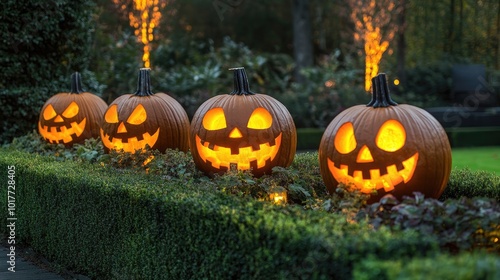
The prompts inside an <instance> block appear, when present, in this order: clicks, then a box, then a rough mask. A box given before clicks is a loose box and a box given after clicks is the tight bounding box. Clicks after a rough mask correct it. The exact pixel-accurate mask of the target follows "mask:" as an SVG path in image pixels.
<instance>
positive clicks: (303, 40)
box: [292, 0, 314, 83]
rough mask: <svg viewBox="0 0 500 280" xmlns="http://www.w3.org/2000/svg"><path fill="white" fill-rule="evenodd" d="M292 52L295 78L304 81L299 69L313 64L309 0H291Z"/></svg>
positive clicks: (300, 81)
mask: <svg viewBox="0 0 500 280" xmlns="http://www.w3.org/2000/svg"><path fill="white" fill-rule="evenodd" d="M292 11H293V54H294V57H295V64H296V65H295V80H296V81H297V82H299V83H302V82H304V77H303V76H302V75H301V74H300V70H301V69H303V68H306V67H310V66H312V65H313V62H314V56H313V45H312V31H311V16H310V13H309V0H292Z"/></svg>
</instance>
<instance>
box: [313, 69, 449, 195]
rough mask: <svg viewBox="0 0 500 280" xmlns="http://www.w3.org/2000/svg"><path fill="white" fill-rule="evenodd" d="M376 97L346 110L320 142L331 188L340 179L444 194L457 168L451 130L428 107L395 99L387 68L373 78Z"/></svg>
mask: <svg viewBox="0 0 500 280" xmlns="http://www.w3.org/2000/svg"><path fill="white" fill-rule="evenodd" d="M372 83H373V97H372V101H371V102H370V103H369V104H368V105H366V106H364V105H358V106H354V107H351V108H349V109H346V110H344V111H343V112H341V113H340V114H339V115H338V116H337V117H335V119H334V120H333V121H332V122H331V123H330V125H329V126H328V127H327V128H326V130H325V132H324V134H323V137H322V139H321V143H320V147H319V162H320V169H321V175H322V177H323V180H324V182H325V184H326V187H327V189H328V191H329V192H330V193H333V192H334V191H335V188H336V186H337V185H338V184H339V183H344V184H352V185H353V186H354V187H355V188H356V189H358V190H360V191H361V192H363V193H367V194H372V195H371V197H370V200H369V202H374V201H378V199H379V198H381V197H382V196H383V195H385V194H386V193H389V192H390V193H391V194H393V195H395V196H396V197H398V198H402V196H404V195H411V194H412V193H413V192H421V193H423V194H424V195H425V196H426V197H433V198H438V197H439V196H440V195H441V193H442V192H443V191H444V188H445V186H446V183H447V182H448V178H449V176H450V171H451V148H450V144H449V141H448V138H447V136H446V132H445V131H444V129H443V127H442V126H441V125H440V124H439V122H438V121H437V120H436V119H434V117H432V116H431V115H430V114H429V113H427V112H426V111H424V110H422V109H420V108H417V107H414V106H411V105H404V104H403V105H398V104H397V103H395V102H394V101H392V100H391V98H390V96H389V88H388V86H387V79H386V76H385V74H379V75H378V76H377V77H375V78H373V80H372Z"/></svg>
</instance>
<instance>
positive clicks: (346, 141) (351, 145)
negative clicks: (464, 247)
mask: <svg viewBox="0 0 500 280" xmlns="http://www.w3.org/2000/svg"><path fill="white" fill-rule="evenodd" d="M334 144H335V148H336V149H337V151H339V153H341V154H348V153H350V152H352V151H353V150H354V149H355V148H356V146H357V145H358V143H357V142H356V137H354V128H353V127H352V123H350V122H347V123H345V124H343V125H342V126H341V127H340V128H339V130H338V132H337V135H336V136H335V140H334Z"/></svg>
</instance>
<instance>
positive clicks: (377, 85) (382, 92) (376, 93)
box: [366, 73, 398, 108]
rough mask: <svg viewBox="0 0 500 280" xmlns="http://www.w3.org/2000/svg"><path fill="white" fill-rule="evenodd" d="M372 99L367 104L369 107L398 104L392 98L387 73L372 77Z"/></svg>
mask: <svg viewBox="0 0 500 280" xmlns="http://www.w3.org/2000/svg"><path fill="white" fill-rule="evenodd" d="M372 88H373V93H372V100H371V101H370V102H369V103H368V104H367V105H366V106H368V107H373V108H379V107H389V106H396V105H398V103H396V102H394V101H393V100H392V99H391V94H390V91H389V84H388V83H387V76H386V75H385V73H380V74H378V75H377V76H375V77H373V78H372Z"/></svg>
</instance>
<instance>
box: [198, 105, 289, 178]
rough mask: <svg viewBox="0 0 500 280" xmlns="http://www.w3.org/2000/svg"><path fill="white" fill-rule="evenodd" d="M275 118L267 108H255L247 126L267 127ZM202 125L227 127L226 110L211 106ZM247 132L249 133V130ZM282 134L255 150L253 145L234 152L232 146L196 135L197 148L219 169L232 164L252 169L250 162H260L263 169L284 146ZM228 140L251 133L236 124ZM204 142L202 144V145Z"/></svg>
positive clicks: (205, 159)
mask: <svg viewBox="0 0 500 280" xmlns="http://www.w3.org/2000/svg"><path fill="white" fill-rule="evenodd" d="M272 123H273V117H272V116H271V113H269V111H267V110H266V109H264V108H262V107H259V108H256V109H255V110H254V111H253V112H252V114H251V116H250V118H249V120H248V123H247V128H250V129H268V128H270V127H271V126H272ZM202 124H203V127H204V128H205V129H206V130H210V131H211V130H220V129H224V128H226V127H227V122H226V116H225V113H224V110H223V109H222V108H220V107H216V108H212V109H210V110H209V111H208V112H206V113H205V116H203V120H202ZM247 133H248V132H247ZM281 136H282V133H280V134H279V135H278V136H277V137H276V138H275V139H274V144H273V145H271V142H266V143H259V144H258V149H254V148H253V147H255V145H254V146H252V145H248V146H243V147H239V148H238V152H237V153H235V152H234V151H233V152H232V151H231V148H228V147H223V146H219V145H215V144H214V143H213V144H211V143H209V142H208V141H202V140H201V138H200V137H199V136H198V135H196V139H195V140H196V147H197V150H198V153H199V156H200V158H202V159H203V160H204V161H205V162H207V161H210V163H211V164H212V166H213V167H215V168H217V169H220V168H221V167H225V168H228V169H229V168H230V166H231V164H236V165H237V169H238V170H249V169H250V168H251V162H253V161H256V162H257V168H262V167H264V166H265V165H266V162H267V161H268V160H271V161H272V160H274V158H275V157H276V155H277V153H278V151H279V148H280V146H281ZM227 137H228V139H238V138H242V140H244V141H248V140H249V139H247V138H248V136H247V137H245V136H244V135H243V133H242V130H241V129H239V128H237V127H235V128H233V129H232V130H231V131H230V132H229V134H228V135H227ZM254 141H255V140H254ZM202 142H203V144H202Z"/></svg>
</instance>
